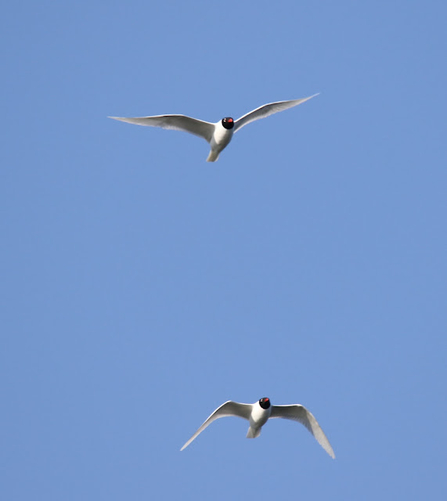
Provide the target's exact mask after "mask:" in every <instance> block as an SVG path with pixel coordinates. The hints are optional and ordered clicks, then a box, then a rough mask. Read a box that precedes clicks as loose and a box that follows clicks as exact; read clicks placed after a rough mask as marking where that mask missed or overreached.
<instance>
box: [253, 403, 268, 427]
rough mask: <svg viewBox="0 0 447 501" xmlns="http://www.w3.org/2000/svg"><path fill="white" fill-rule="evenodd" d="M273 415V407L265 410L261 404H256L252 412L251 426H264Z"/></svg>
mask: <svg viewBox="0 0 447 501" xmlns="http://www.w3.org/2000/svg"><path fill="white" fill-rule="evenodd" d="M271 413H272V407H271V406H270V407H269V408H268V409H263V408H262V407H261V406H260V405H259V404H256V405H255V406H254V407H253V410H252V411H251V416H250V424H251V425H252V426H255V427H257V428H259V427H260V426H263V425H264V424H265V423H266V422H267V420H268V418H269V417H270V414H271Z"/></svg>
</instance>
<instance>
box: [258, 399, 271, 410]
mask: <svg viewBox="0 0 447 501" xmlns="http://www.w3.org/2000/svg"><path fill="white" fill-rule="evenodd" d="M259 405H260V406H261V407H262V408H263V409H268V408H269V407H270V399H269V398H267V397H264V398H261V400H259Z"/></svg>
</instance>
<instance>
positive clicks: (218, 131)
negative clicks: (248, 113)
mask: <svg viewBox="0 0 447 501" xmlns="http://www.w3.org/2000/svg"><path fill="white" fill-rule="evenodd" d="M232 137H233V130H232V129H230V130H228V129H225V128H224V127H223V126H222V124H221V123H220V122H219V123H218V124H216V128H215V129H214V134H213V137H212V139H211V148H212V149H218V150H219V151H222V150H223V149H224V148H225V146H227V145H228V143H229V142H230V141H231V138H232Z"/></svg>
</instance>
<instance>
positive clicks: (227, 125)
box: [222, 117, 234, 130]
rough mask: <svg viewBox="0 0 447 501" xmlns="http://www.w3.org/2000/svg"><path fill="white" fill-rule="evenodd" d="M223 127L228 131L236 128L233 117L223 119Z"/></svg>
mask: <svg viewBox="0 0 447 501" xmlns="http://www.w3.org/2000/svg"><path fill="white" fill-rule="evenodd" d="M222 126H223V127H224V128H225V129H227V130H231V129H232V128H233V127H234V120H233V119H232V118H231V117H225V118H222Z"/></svg>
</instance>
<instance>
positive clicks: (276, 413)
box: [270, 404, 335, 459]
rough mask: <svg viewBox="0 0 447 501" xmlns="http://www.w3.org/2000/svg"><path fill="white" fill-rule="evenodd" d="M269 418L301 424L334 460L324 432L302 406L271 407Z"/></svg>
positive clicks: (332, 451)
mask: <svg viewBox="0 0 447 501" xmlns="http://www.w3.org/2000/svg"><path fill="white" fill-rule="evenodd" d="M270 418H283V419H291V420H293V421H298V423H301V424H303V425H304V426H305V427H306V428H307V429H308V430H309V431H310V432H311V433H312V435H313V436H314V437H315V438H316V440H317V442H318V443H319V444H320V445H321V447H323V449H324V450H325V451H326V452H327V453H328V454H329V456H331V458H333V459H335V454H334V450H333V449H332V447H331V444H330V443H329V440H328V439H327V437H326V435H325V434H324V431H323V430H322V429H321V426H320V425H319V424H318V421H317V420H316V419H315V417H314V416H313V414H312V413H311V412H310V411H308V410H307V409H306V408H305V407H304V406H302V405H299V404H296V405H274V406H273V407H272V413H271V415H270Z"/></svg>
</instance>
